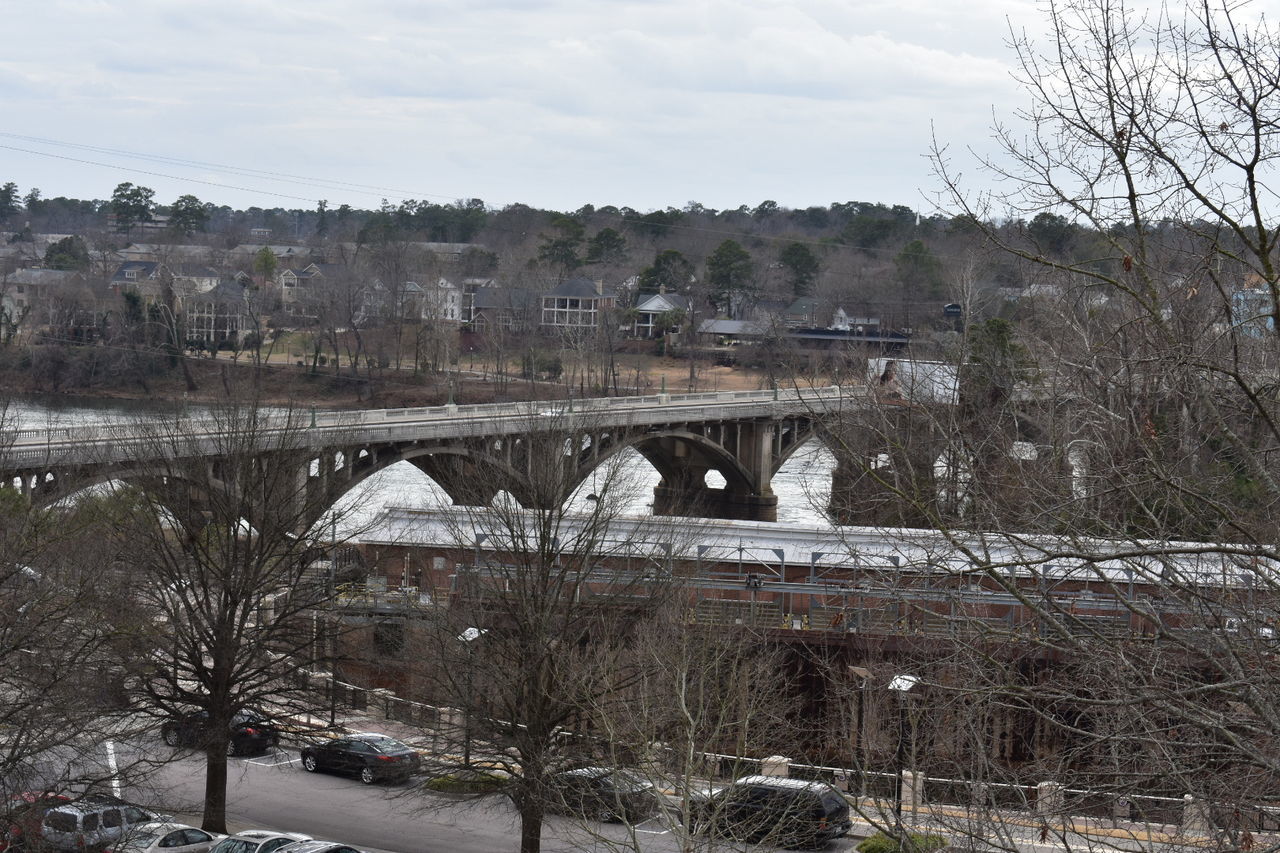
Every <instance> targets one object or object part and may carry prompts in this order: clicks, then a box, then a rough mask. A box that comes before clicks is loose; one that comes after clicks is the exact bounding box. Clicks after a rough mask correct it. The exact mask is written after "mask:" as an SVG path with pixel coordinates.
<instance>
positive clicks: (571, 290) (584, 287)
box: [543, 275, 617, 299]
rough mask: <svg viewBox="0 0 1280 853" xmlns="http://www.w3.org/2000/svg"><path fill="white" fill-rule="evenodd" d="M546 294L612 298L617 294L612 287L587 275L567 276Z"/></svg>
mask: <svg viewBox="0 0 1280 853" xmlns="http://www.w3.org/2000/svg"><path fill="white" fill-rule="evenodd" d="M543 295H544V296H570V297H578V298H580V299H581V298H593V299H612V298H614V297H615V296H616V295H617V294H615V293H614V290H613V288H612V287H605V286H604V285H602V284H597V283H596V282H595V281H592V280H591V279H589V278H587V277H586V276H581V275H579V276H574V277H573V278H567V279H565V280H564V281H562V282H560V283H559V284H557V285H556V286H555V287H553V288H551V289H550V290H548V291H547V292H546V293H545V294H543Z"/></svg>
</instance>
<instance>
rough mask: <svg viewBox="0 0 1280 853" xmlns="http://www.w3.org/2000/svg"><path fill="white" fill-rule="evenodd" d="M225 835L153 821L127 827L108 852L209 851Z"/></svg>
mask: <svg viewBox="0 0 1280 853" xmlns="http://www.w3.org/2000/svg"><path fill="white" fill-rule="evenodd" d="M225 837H226V836H224V835H221V834H219V833H212V832H205V831H204V830H203V829H196V828H195V827H194V826H187V825H186V824H185V823H170V822H168V821H155V822H152V823H144V824H141V825H139V826H136V827H134V828H132V829H130V830H129V831H128V832H127V833H125V835H124V836H123V837H122V838H121V839H120V840H119V841H117V842H116V843H115V844H112V845H111V847H110V850H109V853H208V850H209V848H210V847H212V846H213V845H214V844H217V843H218V841H219V839H222V838H225Z"/></svg>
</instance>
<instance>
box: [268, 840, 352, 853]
mask: <svg viewBox="0 0 1280 853" xmlns="http://www.w3.org/2000/svg"><path fill="white" fill-rule="evenodd" d="M280 853H360V851H359V850H357V849H356V848H354V847H348V846H347V845H345V844H339V843H338V842H336V841H299V842H298V843H297V844H290V845H289V846H288V847H281V848H280Z"/></svg>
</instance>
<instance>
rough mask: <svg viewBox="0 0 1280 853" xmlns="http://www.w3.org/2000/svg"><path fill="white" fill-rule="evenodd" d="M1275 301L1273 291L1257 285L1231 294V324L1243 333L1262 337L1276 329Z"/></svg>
mask: <svg viewBox="0 0 1280 853" xmlns="http://www.w3.org/2000/svg"><path fill="white" fill-rule="evenodd" d="M1274 311H1275V302H1274V300H1273V299H1272V296H1271V291H1270V290H1267V289H1266V288H1262V287H1256V288H1249V289H1247V290H1237V291H1236V292H1235V293H1233V294H1231V325H1232V326H1233V327H1235V328H1237V329H1239V330H1240V331H1241V332H1242V333H1243V334H1245V335H1248V336H1249V337H1253V338H1261V337H1264V336H1266V335H1267V334H1268V333H1270V332H1273V331H1275V328H1276V318H1275V314H1274V313H1273V312H1274Z"/></svg>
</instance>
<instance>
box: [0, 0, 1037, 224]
mask: <svg viewBox="0 0 1280 853" xmlns="http://www.w3.org/2000/svg"><path fill="white" fill-rule="evenodd" d="M6 7H7V8H6ZM0 11H3V18H2V19H3V20H4V21H5V30H6V37H5V50H4V51H3V54H0V182H4V181H14V182H16V183H17V184H18V185H19V187H20V189H21V190H22V192H24V193H25V192H26V191H27V190H28V189H29V188H30V187H32V186H37V187H39V188H40V189H41V192H42V194H43V195H44V196H45V197H52V196H58V195H65V196H70V197H77V198H107V197H109V196H110V194H111V191H112V189H113V188H114V187H115V186H116V184H118V183H120V182H122V181H131V182H133V183H140V184H144V185H146V186H149V187H152V188H154V189H155V190H156V201H158V202H161V203H169V202H171V201H172V200H173V199H174V198H176V197H177V196H179V195H182V194H186V193H191V194H193V195H196V196H198V197H199V198H201V199H202V200H205V201H212V202H215V203H218V204H229V205H232V206H235V207H247V206H255V205H256V206H259V207H276V206H280V207H287V208H289V207H314V206H315V203H316V201H317V200H318V199H322V198H323V199H327V200H328V201H329V204H330V206H331V207H336V206H337V205H339V204H342V203H347V204H351V205H352V206H354V207H365V208H367V207H375V206H377V204H378V203H379V202H380V200H381V199H382V198H387V199H389V200H390V201H391V202H392V203H397V202H399V201H400V200H403V199H405V198H415V199H425V200H429V201H435V202H447V201H453V200H455V199H462V198H480V199H483V200H484V201H485V202H486V203H488V204H489V205H491V206H495V207H501V206H504V205H507V204H512V203H516V202H520V203H524V204H529V205H533V206H536V207H543V208H551V209H559V210H574V209H577V208H579V207H581V206H582V205H584V204H594V205H596V206H601V205H606V204H613V205H617V206H624V205H625V206H629V207H633V208H636V209H638V210H641V211H647V210H653V209H658V208H665V207H668V206H674V207H683V206H685V205H686V204H687V203H688V202H690V201H696V202H699V203H701V204H703V205H705V206H707V207H712V208H733V207H737V206H739V205H742V204H748V205H752V206H754V205H756V204H758V203H759V202H761V201H763V200H765V199H772V200H775V201H777V202H778V203H779V204H781V205H783V206H784V207H794V208H799V207H807V206H810V205H826V204H830V203H832V202H837V201H849V200H858V201H879V202H884V203H886V204H905V205H908V206H910V207H912V208H915V209H917V210H924V211H926V212H928V211H930V210H932V209H933V199H934V196H935V193H936V190H937V189H938V184H937V180H936V179H935V178H934V177H933V176H932V174H931V168H930V165H929V162H928V159H927V154H928V151H929V147H930V144H931V138H932V136H933V135H934V134H936V136H937V137H938V138H939V139H940V140H941V141H943V142H945V143H946V144H948V145H949V146H950V147H951V150H953V151H955V152H958V153H959V154H961V155H963V152H964V151H965V150H966V149H970V148H972V149H975V150H978V151H983V150H989V149H990V148H991V144H992V143H991V131H990V128H991V125H992V117H993V110H994V111H995V112H996V113H998V114H999V115H1001V116H1006V117H1007V116H1009V115H1010V114H1012V112H1013V110H1014V108H1015V107H1016V106H1017V105H1018V104H1019V103H1020V102H1021V101H1022V100H1024V98H1025V96H1024V95H1022V94H1021V92H1020V91H1019V89H1018V87H1017V86H1016V84H1015V83H1014V81H1013V79H1012V77H1011V71H1012V61H1013V56H1012V53H1011V52H1010V50H1009V49H1008V47H1007V44H1006V42H1007V40H1008V36H1009V28H1010V26H1014V27H1018V28H1026V29H1028V30H1031V31H1033V32H1034V31H1038V30H1042V29H1043V19H1042V16H1041V14H1040V11H1039V9H1038V6H1037V3H1036V2H1034V0H962V2H961V0H883V2H882V1H881V0H804V2H788V0H309V2H305V3H304V2H296V0H287V2H270V0H217V2H211V1H210V0H115V1H114V2H106V1H105V0H41V2H30V0H0ZM282 176H290V177H288V178H287V179H286V178H284V177H282Z"/></svg>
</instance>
